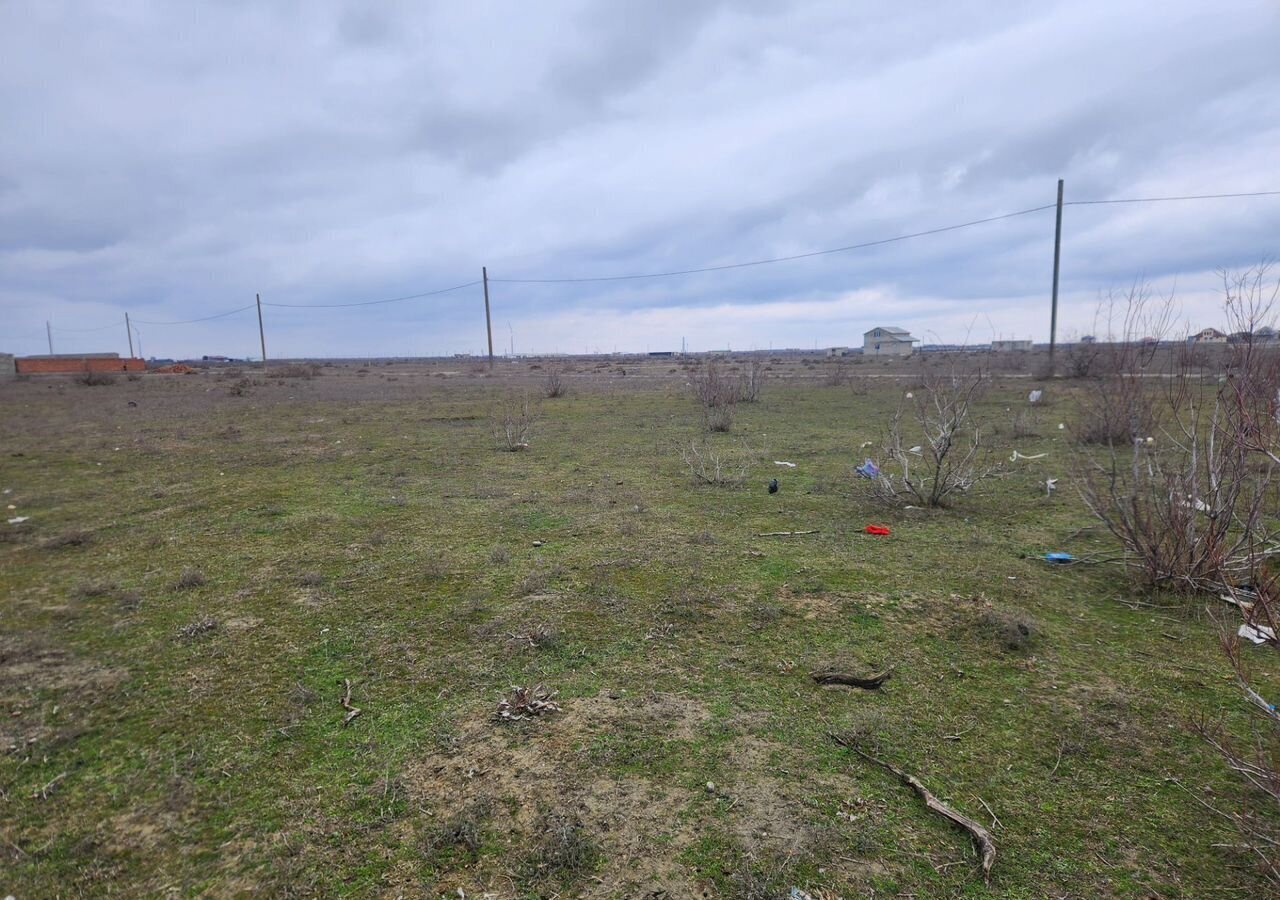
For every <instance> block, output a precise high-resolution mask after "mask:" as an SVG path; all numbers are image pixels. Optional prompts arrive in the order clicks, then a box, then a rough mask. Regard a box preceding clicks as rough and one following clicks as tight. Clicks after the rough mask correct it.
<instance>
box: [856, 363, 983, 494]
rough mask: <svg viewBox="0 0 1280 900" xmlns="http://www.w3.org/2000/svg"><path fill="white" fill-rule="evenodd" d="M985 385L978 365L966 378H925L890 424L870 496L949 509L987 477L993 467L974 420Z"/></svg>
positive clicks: (956, 374) (958, 375)
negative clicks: (987, 461) (949, 506)
mask: <svg viewBox="0 0 1280 900" xmlns="http://www.w3.org/2000/svg"><path fill="white" fill-rule="evenodd" d="M988 383H989V377H988V375H987V373H986V371H985V370H984V369H983V368H982V367H981V366H979V367H976V368H975V369H974V370H973V371H971V372H968V373H964V374H961V373H959V372H956V371H952V372H950V373H948V374H941V373H934V372H930V373H928V374H926V375H925V376H924V378H923V379H922V384H921V386H920V387H919V388H918V389H916V390H915V391H913V392H912V394H913V396H912V398H911V399H910V400H908V399H907V398H906V397H905V396H904V398H903V400H902V401H901V402H900V403H899V404H898V408H897V409H896V410H895V411H894V414H893V417H892V418H891V419H890V421H889V426H888V434H887V436H886V440H885V454H886V462H885V464H884V466H883V467H881V470H880V474H879V475H878V476H877V477H875V478H873V479H871V489H872V493H873V494H874V495H875V496H876V497H877V498H878V499H880V500H882V501H884V502H886V503H891V504H895V505H897V504H901V503H903V502H912V503H916V504H919V505H920V506H928V507H938V506H948V505H950V503H951V502H952V500H953V499H954V498H955V496H956V495H957V494H962V493H964V492H966V491H968V490H969V489H970V488H972V487H973V486H974V485H975V484H977V483H978V482H979V481H980V480H982V479H983V478H985V477H986V476H988V475H990V474H991V472H992V471H993V467H990V466H987V465H985V460H986V453H985V451H984V449H983V446H982V437H981V429H980V427H979V426H978V424H977V423H976V422H975V421H974V417H973V406H974V404H975V403H976V402H977V401H978V400H979V399H980V398H981V397H982V396H983V394H984V393H985V392H986V388H987V385H988ZM908 407H909V409H910V417H909V418H908V416H907V410H908Z"/></svg>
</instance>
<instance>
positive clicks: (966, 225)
mask: <svg viewBox="0 0 1280 900" xmlns="http://www.w3.org/2000/svg"><path fill="white" fill-rule="evenodd" d="M1056 205H1057V204H1054V203H1049V204H1046V205H1045V206H1033V207H1032V208H1030V209H1020V210H1018V211H1017V212H1010V213H1003V214H1001V215H998V216H988V217H987V218H985V219H974V220H972V221H970V222H960V223H957V224H955V225H943V226H941V227H940V228H930V229H928V230H926V231H914V232H912V233H911V234H900V235H896V236H895V237H889V238H881V239H880V240H878V241H865V242H864V243H861V244H848V245H846V246H844V247H832V248H830V249H828V250H810V251H809V252H808V253H795V254H793V255H791V256H774V257H770V258H768V259H753V260H750V261H748V262H738V263H726V264H725V265H721V266H703V267H701V268H697V269H677V270H674V271H671V272H643V273H639V274H634V275H600V276H596V277H593V278H490V279H489V280H490V281H500V282H504V283H506V284H566V283H578V282H588V281H631V280H635V279H639V278H668V277H670V276H673V275H696V274H698V273H700V272H723V271H725V270H728V269H746V268H749V267H751V266H766V265H769V264H770V263H780V262H790V261H792V260H796V259H810V258H812V257H815V256H827V255H829V254H832V253H847V252H848V251H850V250H863V249H865V248H867V247H879V246H881V245H883V244H892V243H895V242H897V241H906V240H910V239H911V238H918V237H924V236H926V235H930V234H941V233H942V232H944V231H955V230H957V229H960V228H969V227H971V226H973V225H985V224H986V223H987V222H998V221H1000V220H1001V219H1012V218H1014V217H1015V216H1025V215H1027V214H1029V213H1035V212H1041V211H1042V210H1046V209H1053V208H1054V207H1055V206H1056Z"/></svg>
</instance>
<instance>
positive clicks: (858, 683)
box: [812, 666, 893, 691]
mask: <svg viewBox="0 0 1280 900" xmlns="http://www.w3.org/2000/svg"><path fill="white" fill-rule="evenodd" d="M892 676H893V667H892V666H890V667H889V668H887V669H885V670H884V671H883V672H878V673H876V674H875V675H867V676H862V675H851V674H850V673H848V672H837V671H834V670H832V671H826V672H813V673H812V678H813V680H814V681H816V682H818V684H847V685H850V686H851V687H860V688H865V689H867V690H869V691H874V690H875V689H876V688H878V687H880V685H882V684H884V683H885V682H886V681H888V680H889V679H890V678H891V677H892Z"/></svg>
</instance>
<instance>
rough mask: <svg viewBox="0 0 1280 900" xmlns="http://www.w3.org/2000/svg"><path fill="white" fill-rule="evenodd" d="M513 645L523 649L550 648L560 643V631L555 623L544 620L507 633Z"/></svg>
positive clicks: (508, 639)
mask: <svg viewBox="0 0 1280 900" xmlns="http://www.w3.org/2000/svg"><path fill="white" fill-rule="evenodd" d="M506 638H507V641H508V642H509V643H510V645H511V646H512V647H515V648H518V649H521V650H525V649H527V650H550V649H552V648H553V647H556V646H558V645H559V643H560V632H559V630H557V629H556V627H555V626H554V625H551V624H548V623H546V622H542V623H540V624H537V625H533V626H531V627H529V628H526V629H524V630H519V631H510V632H507V634H506Z"/></svg>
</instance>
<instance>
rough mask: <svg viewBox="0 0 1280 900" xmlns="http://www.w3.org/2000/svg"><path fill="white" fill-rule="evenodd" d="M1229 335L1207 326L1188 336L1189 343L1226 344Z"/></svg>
mask: <svg viewBox="0 0 1280 900" xmlns="http://www.w3.org/2000/svg"><path fill="white" fill-rule="evenodd" d="M1226 342H1227V336H1226V335H1225V334H1223V333H1222V332H1221V331H1219V330H1218V329H1216V328H1206V329H1204V330H1203V331H1201V332H1198V333H1197V334H1193V335H1191V337H1189V338H1187V343H1189V344H1225V343H1226Z"/></svg>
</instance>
